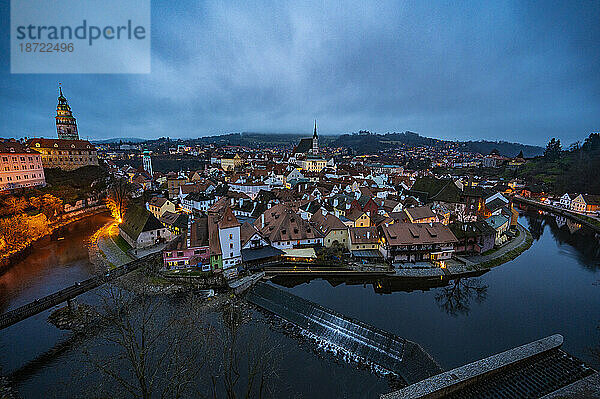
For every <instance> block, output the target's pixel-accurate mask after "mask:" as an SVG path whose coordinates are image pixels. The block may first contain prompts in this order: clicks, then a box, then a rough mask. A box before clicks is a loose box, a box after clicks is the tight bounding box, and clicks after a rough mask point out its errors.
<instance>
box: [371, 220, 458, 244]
mask: <svg viewBox="0 0 600 399" xmlns="http://www.w3.org/2000/svg"><path fill="white" fill-rule="evenodd" d="M380 228H381V231H382V232H383V234H384V235H385V238H386V241H387V243H388V244H389V245H392V246H396V245H415V244H444V243H448V244H449V243H455V242H458V240H457V239H456V237H455V236H454V234H452V231H451V230H450V229H449V228H448V227H447V226H444V225H443V224H441V223H432V224H431V225H429V224H427V223H394V224H390V225H388V226H385V225H383V226H380Z"/></svg>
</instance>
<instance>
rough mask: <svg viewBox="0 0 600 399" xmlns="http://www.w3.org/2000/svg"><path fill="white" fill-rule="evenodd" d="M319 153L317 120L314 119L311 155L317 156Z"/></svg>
mask: <svg viewBox="0 0 600 399" xmlns="http://www.w3.org/2000/svg"><path fill="white" fill-rule="evenodd" d="M318 152H319V136H318V135H317V120H316V119H315V130H314V132H313V138H312V154H313V155H317V153H318Z"/></svg>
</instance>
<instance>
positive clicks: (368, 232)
mask: <svg viewBox="0 0 600 399" xmlns="http://www.w3.org/2000/svg"><path fill="white" fill-rule="evenodd" d="M369 238H371V232H370V231H369V230H367V239H369Z"/></svg>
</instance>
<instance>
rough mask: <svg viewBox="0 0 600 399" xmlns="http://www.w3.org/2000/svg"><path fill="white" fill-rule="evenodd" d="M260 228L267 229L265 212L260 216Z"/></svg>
mask: <svg viewBox="0 0 600 399" xmlns="http://www.w3.org/2000/svg"><path fill="white" fill-rule="evenodd" d="M260 228H261V229H264V228H265V214H264V212H263V214H262V215H260Z"/></svg>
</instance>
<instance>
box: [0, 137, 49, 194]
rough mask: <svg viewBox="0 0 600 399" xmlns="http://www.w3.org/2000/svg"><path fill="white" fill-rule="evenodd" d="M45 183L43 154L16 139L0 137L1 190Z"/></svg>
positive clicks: (43, 184)
mask: <svg viewBox="0 0 600 399" xmlns="http://www.w3.org/2000/svg"><path fill="white" fill-rule="evenodd" d="M45 185H46V178H45V176H44V168H43V166H42V156H41V155H40V154H39V153H38V152H37V151H33V150H31V149H29V148H28V147H26V146H24V145H23V144H21V143H19V142H18V141H16V140H15V139H0V191H4V190H13V189H16V188H25V187H35V186H45Z"/></svg>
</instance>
